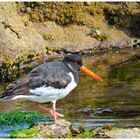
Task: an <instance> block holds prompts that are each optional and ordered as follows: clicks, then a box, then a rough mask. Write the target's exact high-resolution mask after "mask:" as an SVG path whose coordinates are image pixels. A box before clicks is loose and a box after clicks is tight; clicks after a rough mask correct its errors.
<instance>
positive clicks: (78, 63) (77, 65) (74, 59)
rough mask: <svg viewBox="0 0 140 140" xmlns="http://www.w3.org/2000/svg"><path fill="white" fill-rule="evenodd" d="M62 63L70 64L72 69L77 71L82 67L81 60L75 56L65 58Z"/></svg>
mask: <svg viewBox="0 0 140 140" xmlns="http://www.w3.org/2000/svg"><path fill="white" fill-rule="evenodd" d="M63 62H65V63H68V64H70V65H71V66H72V68H74V69H75V70H78V71H79V70H80V67H81V66H83V62H82V58H81V57H80V56H79V55H77V54H72V55H69V56H66V57H65V58H64V59H63Z"/></svg>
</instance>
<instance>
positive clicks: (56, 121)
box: [52, 101, 62, 125]
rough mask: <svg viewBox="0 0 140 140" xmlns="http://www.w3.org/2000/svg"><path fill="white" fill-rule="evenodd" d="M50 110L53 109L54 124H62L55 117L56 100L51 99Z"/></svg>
mask: <svg viewBox="0 0 140 140" xmlns="http://www.w3.org/2000/svg"><path fill="white" fill-rule="evenodd" d="M52 110H53V115H54V122H55V124H58V125H62V124H61V123H60V122H59V121H58V119H57V115H56V101H53V106H52Z"/></svg>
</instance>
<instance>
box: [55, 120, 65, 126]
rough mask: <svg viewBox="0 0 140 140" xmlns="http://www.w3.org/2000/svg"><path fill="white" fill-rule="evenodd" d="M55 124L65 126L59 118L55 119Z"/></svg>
mask: <svg viewBox="0 0 140 140" xmlns="http://www.w3.org/2000/svg"><path fill="white" fill-rule="evenodd" d="M55 124H56V125H60V126H64V125H63V124H62V123H61V122H59V121H58V120H55Z"/></svg>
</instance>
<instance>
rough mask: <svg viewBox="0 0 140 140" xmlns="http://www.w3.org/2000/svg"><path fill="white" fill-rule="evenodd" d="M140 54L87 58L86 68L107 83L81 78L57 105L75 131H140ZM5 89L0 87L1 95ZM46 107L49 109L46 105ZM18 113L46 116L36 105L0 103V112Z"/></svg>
mask: <svg viewBox="0 0 140 140" xmlns="http://www.w3.org/2000/svg"><path fill="white" fill-rule="evenodd" d="M139 52H140V50H139V49H137V50H130V49H129V50H121V51H116V52H109V53H106V54H102V55H97V56H96V55H94V56H86V57H84V64H85V66H87V67H88V68H89V69H90V70H92V71H93V72H95V73H96V74H98V75H99V76H101V77H102V78H103V79H104V82H102V83H100V82H96V81H95V80H94V79H92V78H90V77H88V76H86V75H85V74H81V78H80V82H79V85H78V87H77V88H76V89H75V90H73V91H72V92H71V93H70V94H69V95H68V96H67V97H65V98H64V99H61V100H59V101H58V102H57V108H58V111H59V112H61V113H63V114H65V118H66V119H67V120H69V121H71V122H73V127H74V128H77V127H78V126H79V125H81V124H84V125H85V126H86V127H95V126H105V125H111V126H116V127H140V60H139V57H133V55H135V54H138V53H139ZM137 56H138V55H137ZM128 60H129V61H128ZM132 60H133V61H132ZM122 61H124V63H123V64H122V63H120V62H122ZM116 63H117V65H114V64H116ZM6 85H7V84H1V85H0V92H1V93H2V91H4V88H5V87H6ZM46 107H50V105H48V104H46ZM16 109H21V110H36V111H40V112H42V113H44V114H45V111H44V110H40V108H39V107H38V106H37V105H36V103H32V102H29V101H14V102H2V101H0V111H1V112H2V111H11V110H16Z"/></svg>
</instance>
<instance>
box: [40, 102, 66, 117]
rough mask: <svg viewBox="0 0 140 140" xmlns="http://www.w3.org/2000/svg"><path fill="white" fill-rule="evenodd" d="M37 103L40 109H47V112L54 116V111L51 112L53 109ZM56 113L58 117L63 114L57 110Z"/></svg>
mask: <svg viewBox="0 0 140 140" xmlns="http://www.w3.org/2000/svg"><path fill="white" fill-rule="evenodd" d="M37 105H38V106H39V108H40V109H42V110H45V111H47V113H48V114H50V115H51V116H54V113H53V110H52V109H50V108H46V107H44V106H43V105H41V104H37ZM56 115H57V116H58V117H64V115H63V114H60V113H58V112H56Z"/></svg>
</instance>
